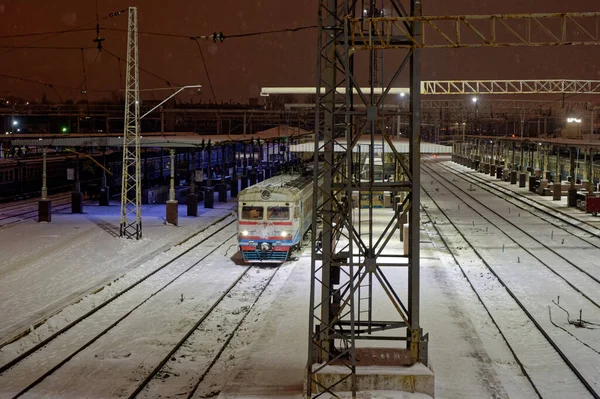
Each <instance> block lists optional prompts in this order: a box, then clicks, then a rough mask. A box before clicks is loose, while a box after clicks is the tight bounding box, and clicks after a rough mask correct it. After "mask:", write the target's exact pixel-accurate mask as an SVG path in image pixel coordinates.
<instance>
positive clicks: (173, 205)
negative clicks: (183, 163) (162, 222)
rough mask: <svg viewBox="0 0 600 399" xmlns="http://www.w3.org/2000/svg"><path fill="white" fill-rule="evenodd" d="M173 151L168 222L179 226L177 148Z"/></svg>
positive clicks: (171, 150)
mask: <svg viewBox="0 0 600 399" xmlns="http://www.w3.org/2000/svg"><path fill="white" fill-rule="evenodd" d="M170 153H171V168H170V169H171V182H170V185H171V186H170V188H169V200H168V201H167V224H170V225H173V226H177V224H178V221H179V220H178V217H179V202H178V201H177V200H175V150H174V149H173V148H171V149H170Z"/></svg>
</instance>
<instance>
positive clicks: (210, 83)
mask: <svg viewBox="0 0 600 399" xmlns="http://www.w3.org/2000/svg"><path fill="white" fill-rule="evenodd" d="M194 41H195V42H196V44H197V45H198V50H200V57H201V58H202V64H204V71H205V72H206V78H207V79H208V85H209V86H210V91H211V92H212V96H213V98H214V100H215V104H217V95H216V94H215V89H214V87H213V84H212V80H211V79H210V73H208V66H206V59H205V58H204V52H203V51H202V47H201V46H200V42H199V41H198V39H194Z"/></svg>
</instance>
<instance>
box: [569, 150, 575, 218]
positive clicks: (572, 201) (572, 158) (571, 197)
mask: <svg viewBox="0 0 600 399" xmlns="http://www.w3.org/2000/svg"><path fill="white" fill-rule="evenodd" d="M574 153H575V151H574V148H571V149H570V151H569V158H570V161H571V171H570V172H569V173H570V175H571V185H570V187H569V197H568V201H567V203H568V205H569V206H570V207H576V206H577V189H576V188H575V180H576V179H577V176H575V154H574Z"/></svg>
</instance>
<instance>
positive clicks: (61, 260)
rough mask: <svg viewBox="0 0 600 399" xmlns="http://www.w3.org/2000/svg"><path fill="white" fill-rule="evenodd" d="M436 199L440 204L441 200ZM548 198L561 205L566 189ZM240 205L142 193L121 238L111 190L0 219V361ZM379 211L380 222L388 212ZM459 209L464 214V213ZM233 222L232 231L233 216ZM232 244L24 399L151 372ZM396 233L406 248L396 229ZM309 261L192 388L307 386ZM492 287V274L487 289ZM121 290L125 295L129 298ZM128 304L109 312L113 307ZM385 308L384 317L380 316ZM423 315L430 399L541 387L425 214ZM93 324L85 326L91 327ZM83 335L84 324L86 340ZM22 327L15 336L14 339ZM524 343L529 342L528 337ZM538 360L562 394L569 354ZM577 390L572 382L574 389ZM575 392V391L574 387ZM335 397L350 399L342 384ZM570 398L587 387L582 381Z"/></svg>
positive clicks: (236, 267) (240, 391)
mask: <svg viewBox="0 0 600 399" xmlns="http://www.w3.org/2000/svg"><path fill="white" fill-rule="evenodd" d="M448 164H451V163H449V162H448ZM451 165H453V167H456V168H460V167H458V166H457V165H455V164H451ZM465 170H466V169H465ZM423 179H424V180H425V179H427V177H425V176H424V177H423ZM492 180H493V179H492ZM424 184H425V183H424ZM513 187H514V186H513ZM514 190H516V191H518V190H521V191H520V192H523V193H524V192H525V191H526V190H525V189H518V188H514ZM436 201H437V202H438V204H439V205H441V206H446V207H447V208H450V207H453V206H454V205H452V201H454V199H453V198H451V197H450V196H439V198H436ZM444 201H448V204H446V205H444ZM552 204H553V205H554V206H556V207H559V208H560V207H566V205H565V204H566V200H565V199H563V200H562V201H557V202H553V203H552ZM422 205H423V206H426V207H428V208H430V209H433V204H432V202H431V201H430V200H428V199H427V198H426V196H423V201H422ZM235 208H236V203H235V199H230V200H229V201H228V202H226V203H219V202H216V201H215V208H214V209H204V208H203V207H202V204H200V205H199V212H198V216H197V217H188V216H186V207H185V206H184V205H180V207H179V219H178V220H179V225H178V226H172V225H167V224H166V222H165V206H164V205H144V206H143V210H142V214H143V238H142V239H141V240H139V241H136V240H127V239H123V238H121V237H119V216H118V215H119V204H118V203H116V202H111V205H110V206H108V207H100V206H98V205H97V204H96V203H92V202H89V203H88V202H86V203H85V205H84V213H83V214H71V213H69V211H68V210H62V211H59V212H55V213H53V215H52V222H51V223H37V222H36V220H35V219H28V220H23V221H21V222H18V223H13V224H10V225H7V226H4V227H2V228H0V245H1V252H0V254H1V257H0V319H1V320H2V323H1V324H0V345H2V347H1V349H0V365H3V364H6V363H7V362H8V361H10V360H11V359H13V358H14V357H15V356H16V355H18V354H19V353H21V352H23V351H24V350H26V349H27V348H29V347H31V346H32V345H34V344H35V343H37V342H39V341H41V340H43V339H44V338H46V337H48V336H49V335H51V334H52V333H53V332H54V331H56V330H58V329H60V328H61V327H64V326H65V325H67V324H69V323H70V322H71V321H73V320H75V319H77V318H78V317H79V316H81V315H82V314H84V313H86V312H87V311H89V310H90V309H93V308H94V307H95V306H96V305H97V304H99V303H101V302H103V301H104V300H105V299H107V298H109V297H110V296H111V295H114V293H115V292H118V290H119V289H121V288H123V287H126V286H128V285H129V284H131V283H132V282H133V281H136V279H137V278H139V277H140V276H143V275H146V274H147V273H148V272H150V271H152V270H154V269H155V268H157V267H158V266H159V265H162V264H164V263H165V262H166V261H168V260H169V259H170V258H172V257H174V256H175V255H177V254H180V253H181V252H183V251H185V250H186V249H187V248H188V247H189V245H191V241H193V240H194V239H198V237H199V236H201V235H206V234H208V232H209V231H204V229H205V228H207V227H208V226H209V225H210V224H212V223H214V222H216V221H218V220H220V219H223V220H224V221H228V220H234V219H235V216H236V212H235ZM378 212H379V213H378V214H379V215H381V216H382V217H385V218H387V220H389V216H390V212H391V210H381V211H378ZM465 212H466V211H463V214H462V215H463V216H468V214H465ZM0 213H2V210H1V206H0ZM228 233H232V234H235V223H233V227H232V228H231V229H230V230H228ZM192 236H193V238H190V237H192ZM450 238H452V237H450ZM454 238H456V237H454ZM446 239H448V237H446ZM491 239H493V237H492V238H491ZM450 241H452V240H451V239H450ZM479 241H480V242H478V243H477V245H481V246H485V245H487V244H490V243H489V242H488V243H486V242H485V239H484V238H481V239H480V240H479ZM235 244H236V241H235V238H233V239H231V238H229V236H228V235H223V236H218V237H217V238H215V239H214V241H212V242H209V243H207V244H206V245H204V247H205V248H213V249H214V248H215V247H218V250H217V253H218V256H219V258H218V259H219V260H214V259H216V258H211V259H213V260H211V261H210V262H206V263H202V264H200V265H199V266H200V267H201V268H200V269H199V270H198V271H197V272H194V273H190V274H189V275H187V276H186V278H185V279H180V280H178V281H176V282H174V283H173V284H172V285H171V286H170V287H169V288H168V289H167V290H165V291H164V292H163V293H162V294H161V296H160V297H158V296H157V297H156V298H155V299H154V301H153V302H152V303H149V306H147V307H146V308H145V310H144V311H143V312H142V311H140V312H135V311H134V312H132V313H131V316H130V317H128V318H127V319H126V320H125V321H124V322H123V323H121V324H119V325H118V326H117V328H116V329H115V331H114V332H113V333H112V335H111V337H110V339H103V340H101V341H98V342H96V343H95V344H93V345H92V346H90V347H89V348H87V349H86V350H85V351H82V352H81V353H80V354H78V355H76V356H75V357H74V358H73V359H71V361H70V362H68V363H67V364H66V365H65V366H64V367H63V368H62V369H60V370H58V371H57V372H56V373H54V374H53V375H51V376H50V377H48V378H47V379H45V380H44V381H43V382H42V383H41V384H40V385H39V386H37V387H35V388H34V389H32V390H31V391H29V392H27V393H26V394H25V395H24V396H23V397H28V398H112V397H127V396H129V395H130V394H131V392H132V390H133V389H135V387H136V386H137V384H136V382H139V380H140V375H141V374H143V372H144V371H147V370H151V369H152V368H153V367H154V365H155V362H157V361H158V359H162V356H164V354H165V351H166V352H168V350H169V347H170V346H172V345H173V344H174V343H176V342H178V341H179V340H180V339H181V336H182V334H184V333H185V332H184V329H183V328H180V326H181V325H187V324H189V323H190V319H197V318H198V317H199V316H201V314H202V311H203V310H205V309H206V308H207V307H208V306H210V304H211V303H212V302H214V299H215V298H216V296H218V295H219V293H220V292H222V291H223V290H224V288H225V287H227V286H229V285H230V284H231V282H232V281H233V280H234V279H235V276H237V275H238V274H239V273H240V270H241V269H242V268H243V266H242V265H240V262H239V255H237V254H236V252H237V248H236V245H235ZM392 245H397V247H398V248H402V243H401V242H399V240H398V243H395V244H392ZM456 245H459V244H456ZM465 256H468V255H465ZM473 258H475V256H474V255H473ZM468 261H469V260H467V262H468ZM498 261H499V262H501V261H502V259H498ZM310 263H311V262H310V252H309V251H307V250H305V251H304V252H302V253H299V254H297V256H296V258H295V259H294V260H292V261H289V262H286V263H285V264H283V265H281V266H279V270H278V271H277V274H276V275H275V278H274V279H273V281H272V283H271V285H270V286H269V287H268V289H267V290H266V291H265V294H264V295H262V296H261V297H260V299H259V300H258V302H257V303H256V304H255V305H254V307H253V308H252V310H251V312H250V314H249V316H248V317H247V321H245V322H244V323H245V324H244V325H243V327H242V328H240V330H239V331H238V332H237V333H236V335H235V336H234V337H233V339H232V341H231V343H230V345H229V348H228V352H227V356H226V360H227V361H224V362H221V364H220V365H219V366H218V367H217V368H216V369H215V370H213V371H212V372H211V373H210V374H209V375H208V376H207V381H208V386H209V387H212V390H210V389H209V390H207V389H203V390H199V391H197V392H196V393H195V396H194V397H195V398H202V397H219V398H282V399H283V398H298V399H299V398H302V397H303V394H304V384H305V375H306V356H307V350H308V333H309V331H308V321H309V315H308V312H309V294H310V277H311V276H310ZM187 266H190V265H187ZM401 269H402V268H400V269H399V270H398V271H396V269H394V270H390V271H386V276H388V278H389V279H390V281H392V284H393V285H394V286H395V287H397V290H398V291H399V292H403V291H405V290H406V278H405V271H404V270H401ZM270 272H272V270H271V269H270V268H269V267H265V268H263V269H259V270H257V272H256V273H264V274H268V273H270ZM388 273H389V274H388ZM165 278H166V277H165ZM169 278H173V276H169ZM157 283H158V282H157ZM528 283H533V281H529V282H528ZM495 288H497V287H493V285H490V287H488V288H487V289H490V290H491V289H495ZM498 289H500V290H501V289H502V288H501V287H500V288H498ZM159 299H160V300H159ZM129 300H130V303H134V302H135V300H136V298H129ZM498 301H499V302H497V303H495V304H494V310H493V314H494V316H496V317H500V319H501V317H502V311H503V306H504V303H503V302H502V298H501V296H498ZM488 305H489V304H488ZM384 308H385V312H388V311H389V312H393V309H389V307H384ZM127 310H128V309H113V310H112V311H113V312H114V314H120V313H124V312H126V311H127ZM506 312H507V313H506V314H504V317H505V319H506V320H505V322H504V323H503V324H502V323H501V326H500V327H501V328H510V329H513V333H514V334H520V333H521V332H520V331H519V330H518V327H519V326H518V325H510V322H509V321H510V317H511V316H510V313H509V311H508V310H506ZM383 316H384V317H383V319H384V320H385V316H386V314H384V315H383ZM107 317H108V316H107ZM107 323H108V322H107ZM421 326H422V328H423V330H424V331H425V332H427V333H429V337H430V339H429V350H428V352H429V361H430V367H431V369H432V370H433V372H434V373H435V397H436V398H457V399H458V398H509V397H510V398H532V397H536V396H537V394H536V392H535V391H534V389H533V387H532V385H531V383H530V382H529V381H528V380H527V378H526V377H525V376H524V374H523V372H522V370H521V368H520V366H519V365H518V364H517V362H516V361H515V358H514V356H513V354H512V353H511V351H510V349H509V347H508V346H507V345H506V343H505V340H504V338H503V336H502V335H501V334H500V332H499V331H498V327H497V326H496V324H495V323H494V321H493V320H492V319H491V318H490V316H489V315H488V313H487V312H486V309H485V308H484V307H483V305H482V304H481V302H480V301H479V299H478V296H477V294H476V293H475V292H474V291H473V288H472V287H471V285H470V284H469V282H468V281H467V280H466V279H465V276H464V275H463V273H462V272H461V270H460V268H459V267H458V266H457V264H456V261H455V260H454V258H453V257H452V256H450V255H449V254H448V251H447V250H445V249H444V248H443V242H442V239H441V238H440V237H439V236H438V233H437V230H436V229H434V228H432V223H431V221H430V220H429V218H428V217H427V216H426V215H423V217H422V227H421ZM97 327H98V326H89V328H90V329H93V328H97ZM218 327H219V324H218V320H217V321H215V322H214V323H213V324H212V325H209V326H207V327H206V328H207V329H209V330H210V329H212V331H213V332H214V334H216V335H218V331H219V328H218ZM515 328H517V330H515ZM24 332H27V333H26V334H25V333H24ZM86 333H87V332H86V330H85V328H82V329H81V335H82V339H83V338H84V336H85V334H86ZM20 334H21V335H23V337H22V338H20V339H19V340H16V341H15V342H11V341H12V339H13V337H15V336H17V335H20ZM521 337H522V338H521V339H522V340H526V339H527V337H530V335H528V334H527V332H526V331H523V332H522V334H521ZM71 339H73V338H71ZM75 339H77V338H75ZM8 342H11V343H8ZM7 343H8V344H7ZM522 344H523V345H531V346H535V345H537V342H529V341H527V342H522ZM65 345H66V343H65ZM199 345H201V344H199ZM207 345H208V344H207ZM197 349H198V350H200V351H202V350H204V351H205V352H207V353H208V352H210V351H212V348H210V347H206V348H197ZM46 353H47V358H46V359H45V363H46V362H47V363H48V364H50V363H52V362H53V357H52V356H53V355H54V356H58V355H59V354H60V350H59V349H58V348H57V349H52V350H47V351H46ZM61 359H62V358H61ZM59 360H60V359H59ZM542 362H543V360H542V359H540V363H542ZM598 363H600V359H599V360H598ZM36 366H38V365H37V364H35V363H34V364H28V363H27V362H25V364H23V365H18V366H16V367H17V368H18V370H16V371H15V370H13V369H10V370H8V371H6V372H5V373H3V374H2V375H0V397H2V398H4V397H12V396H13V395H14V394H15V393H16V392H18V391H20V390H21V389H22V388H23V387H24V386H26V385H27V384H28V383H29V382H30V381H31V380H32V378H31V376H32V375H37V374H38V373H39V372H38V371H36ZM539 366H540V367H544V369H545V370H547V373H548V376H547V378H546V380H545V381H539V380H538V381H536V385H541V384H545V387H544V392H550V393H551V392H555V394H554V395H552V394H548V395H546V394H544V395H543V396H544V397H557V398H558V397H563V398H564V397H569V395H568V394H567V395H565V392H570V391H569V390H568V389H570V387H569V386H568V381H567V382H564V381H563V378H562V377H563V376H561V375H555V374H553V373H555V372H556V370H562V369H563V368H564V366H563V365H560V367H559V366H557V368H556V369H554V368H553V364H551V363H550V364H540V365H539ZM27 381H29V382H27ZM161 384H162V385H163V387H162V390H159V392H162V394H161V397H180V396H179V394H180V393H178V392H177V391H176V390H173V389H169V379H164V380H163V381H162V382H161ZM565 384H567V385H565ZM565 387H566V388H567V389H565ZM17 388H19V389H17ZM577 389H579V390H581V387H578V388H577ZM575 392H579V391H577V390H576V391H572V393H574V394H575ZM341 396H342V397H347V398H350V397H351V395H350V394H349V393H345V394H342V395H341ZM140 397H144V395H140ZM325 397H326V396H325ZM358 397H359V398H362V399H367V398H373V399H383V398H389V399H398V398H405V399H424V398H429V397H430V396H428V395H425V394H419V393H407V392H397V391H377V392H375V391H372V392H361V393H360V394H359V396H358ZM572 397H585V396H580V395H579V394H578V393H577V394H576V396H572Z"/></svg>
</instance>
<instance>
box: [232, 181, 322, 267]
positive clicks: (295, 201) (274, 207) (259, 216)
mask: <svg viewBox="0 0 600 399" xmlns="http://www.w3.org/2000/svg"><path fill="white" fill-rule="evenodd" d="M321 201H322V199H319V200H318V203H319V204H320V203H321ZM312 214H313V172H312V170H310V171H309V172H304V173H303V174H281V175H278V176H275V177H272V178H270V179H267V180H264V181H262V182H260V183H257V184H255V185H253V186H251V187H248V188H246V189H244V190H242V191H241V192H240V194H239V195H238V242H239V248H240V253H241V255H242V258H243V260H244V262H246V263H283V262H285V261H286V260H287V259H288V257H289V255H290V253H291V252H292V251H294V250H296V249H299V248H300V247H301V246H302V242H303V239H304V237H305V235H306V233H307V232H308V230H310V228H311V226H312Z"/></svg>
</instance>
